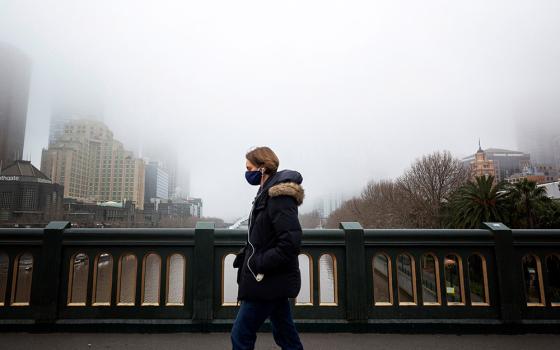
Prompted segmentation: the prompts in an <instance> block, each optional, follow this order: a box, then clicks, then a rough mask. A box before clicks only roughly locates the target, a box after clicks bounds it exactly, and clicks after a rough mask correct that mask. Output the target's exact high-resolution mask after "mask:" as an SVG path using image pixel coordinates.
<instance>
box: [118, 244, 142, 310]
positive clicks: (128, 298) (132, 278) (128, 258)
mask: <svg viewBox="0 0 560 350" xmlns="http://www.w3.org/2000/svg"><path fill="white" fill-rule="evenodd" d="M136 269H137V261H136V256H135V255H134V254H125V255H123V256H122V257H121V259H120V261H119V280H118V292H117V297H118V299H117V305H119V306H133V305H134V303H135V301H136Z"/></svg>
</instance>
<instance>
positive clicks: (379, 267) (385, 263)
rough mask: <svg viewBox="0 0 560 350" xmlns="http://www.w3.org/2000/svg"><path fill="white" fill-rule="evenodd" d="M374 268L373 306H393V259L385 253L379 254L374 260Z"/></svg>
mask: <svg viewBox="0 0 560 350" xmlns="http://www.w3.org/2000/svg"><path fill="white" fill-rule="evenodd" d="M372 268H373V305H375V306H390V305H393V272H392V271H393V269H392V266H391V258H390V257H389V256H388V255H387V254H384V253H380V254H377V255H376V256H375V257H374V258H373V260H372Z"/></svg>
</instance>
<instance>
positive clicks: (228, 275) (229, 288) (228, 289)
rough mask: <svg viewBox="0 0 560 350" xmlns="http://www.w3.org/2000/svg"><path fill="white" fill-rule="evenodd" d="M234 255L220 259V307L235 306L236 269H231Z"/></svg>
mask: <svg viewBox="0 0 560 350" xmlns="http://www.w3.org/2000/svg"><path fill="white" fill-rule="evenodd" d="M235 256H236V255H235V254H233V253H230V254H227V255H225V256H224V257H223V258H222V306H236V305H237V289H238V286H237V269H236V268H234V267H233V261H234V260H235Z"/></svg>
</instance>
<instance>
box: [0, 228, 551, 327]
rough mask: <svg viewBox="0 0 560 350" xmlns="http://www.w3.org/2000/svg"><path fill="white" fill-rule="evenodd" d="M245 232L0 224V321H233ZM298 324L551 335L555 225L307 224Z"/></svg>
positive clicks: (38, 324)
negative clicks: (443, 227) (388, 227)
mask: <svg viewBox="0 0 560 350" xmlns="http://www.w3.org/2000/svg"><path fill="white" fill-rule="evenodd" d="M245 239H246V232H243V231H240V230H215V229H214V227H213V225H212V224H211V223H199V224H198V226H197V228H196V229H86V228H84V229H71V228H69V223H67V222H51V223H50V224H49V225H48V226H47V227H46V228H45V229H0V329H2V330H28V329H39V330H41V329H43V330H59V329H60V330H74V329H77V330H82V331H83V330H86V331H87V330H92V331H96V330H118V331H123V330H132V331H138V330H144V331H220V330H229V329H230V328H231V324H232V322H233V320H234V318H235V314H236V312H237V307H238V306H237V303H236V284H235V275H236V270H235V269H233V267H232V266H231V263H232V260H233V258H234V255H233V253H235V252H237V251H238V250H239V248H241V247H242V246H243V245H244V244H245ZM299 261H300V270H301V272H302V289H301V292H300V294H299V296H298V297H297V298H296V299H294V300H293V312H294V318H295V319H296V323H297V325H298V328H299V329H301V330H304V331H305V330H312V331H422V330H428V331H436V332H437V331H442V332H444V331H452V332H463V331H469V330H472V331H476V332H485V331H492V330H497V331H515V332H517V331H539V330H543V331H547V332H550V331H552V332H556V331H557V330H558V329H559V327H558V325H559V323H560V230H510V229H509V228H507V227H505V226H504V225H502V224H499V223H487V224H485V225H484V228H483V229H479V230H364V229H362V227H361V226H360V225H359V224H358V223H341V225H340V229H338V230H304V234H303V242H302V250H301V254H300V256H299Z"/></svg>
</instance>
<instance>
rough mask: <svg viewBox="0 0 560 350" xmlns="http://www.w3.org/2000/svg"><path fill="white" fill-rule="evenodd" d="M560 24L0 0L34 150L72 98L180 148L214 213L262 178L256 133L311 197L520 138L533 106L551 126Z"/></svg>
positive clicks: (469, 15)
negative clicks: (253, 166) (251, 159)
mask: <svg viewBox="0 0 560 350" xmlns="http://www.w3.org/2000/svg"><path fill="white" fill-rule="evenodd" d="M559 34H560V2H559V1H557V0H550V1H512V0H507V1H506V0H500V1H498V0H495V1H482V0H480V1H478V0H476V1H463V2H458V1H444V0H441V1H435V0H427V1H412V0H411V1H403V0H390V1H372V0H367V1H301V0H298V1H262V0H259V1H245V0H241V1H211V0H208V1H157V2H155V1H132V0H131V1H123V0H111V1H108V0H107V1H102V0H98V1H71V0H67V1H48V0H42V1H35V0H33V1H25V0H13V1H10V0H0V42H2V43H5V44H9V45H12V46H16V47H18V48H19V49H21V50H22V51H23V52H25V53H26V54H27V55H28V56H29V57H30V58H31V60H32V62H33V77H32V84H31V91H30V102H29V111H28V120H27V130H26V145H25V151H24V152H25V154H26V155H28V157H30V158H31V160H32V161H33V163H34V164H35V165H36V166H39V165H40V157H41V148H42V147H46V145H47V139H48V126H49V118H50V114H51V112H52V110H53V109H56V108H59V107H60V106H62V105H66V106H72V105H76V106H80V107H76V108H82V109H85V110H86V111H90V113H91V114H92V115H99V114H102V116H101V117H102V119H103V120H104V121H105V123H106V124H107V125H108V126H109V127H110V128H111V129H112V130H113V132H114V135H115V138H116V139H118V140H120V141H122V142H123V143H124V144H125V147H126V148H128V149H130V150H133V151H134V152H135V153H136V154H137V155H142V153H145V152H147V150H148V149H150V148H153V147H159V148H164V149H168V150H169V152H177V155H178V160H179V164H180V167H181V170H182V174H183V175H182V178H181V179H179V182H180V183H183V184H184V186H185V187H188V189H189V193H190V195H191V196H194V197H201V198H202V199H203V201H204V215H207V216H218V217H222V218H225V219H233V218H236V217H238V216H242V215H245V214H246V213H247V212H248V209H249V205H250V203H251V199H252V196H253V195H254V193H255V192H256V188H255V187H251V186H249V185H248V184H247V182H246V181H245V178H244V171H245V159H244V156H245V153H246V151H248V150H249V149H250V148H251V147H253V146H259V145H268V146H270V147H271V148H272V149H274V150H275V151H276V152H277V154H278V156H279V158H280V161H281V164H280V167H281V168H290V169H296V170H299V171H300V172H301V173H302V175H303V177H304V183H303V185H304V188H305V190H306V193H307V201H306V203H305V204H304V206H303V208H302V211H307V210H311V209H312V208H313V205H314V204H315V202H316V201H317V200H318V199H320V198H324V197H327V196H332V195H335V196H338V195H345V196H349V195H352V194H356V193H358V192H359V190H360V189H361V187H362V186H363V185H365V183H366V182H367V181H368V180H370V179H383V178H390V177H395V176H398V175H399V174H401V173H402V171H403V170H404V169H405V168H406V167H408V166H409V164H410V163H411V162H412V161H414V159H416V158H417V157H420V156H422V155H423V154H426V153H429V152H432V151H436V150H444V149H445V150H450V151H451V152H452V153H453V154H455V155H456V156H459V157H462V156H466V155H468V154H470V153H473V152H474V151H476V149H477V148H478V140H479V138H480V139H481V141H482V145H483V147H499V148H510V149H518V147H519V142H518V141H519V138H520V135H521V136H523V135H522V134H523V128H520V127H519V125H522V124H523V123H532V124H535V123H537V124H538V123H540V119H539V118H540V117H541V116H542V117H543V118H545V119H543V120H546V125H547V126H546V127H547V128H550V127H553V128H557V129H559V130H560V128H559V124H560V122H559V120H560V113H559V111H560V102H559V101H560V98H559V94H560V69H559V68H560V40H559V39H558V37H559ZM84 106H86V107H84ZM60 108H62V107H60Z"/></svg>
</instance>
